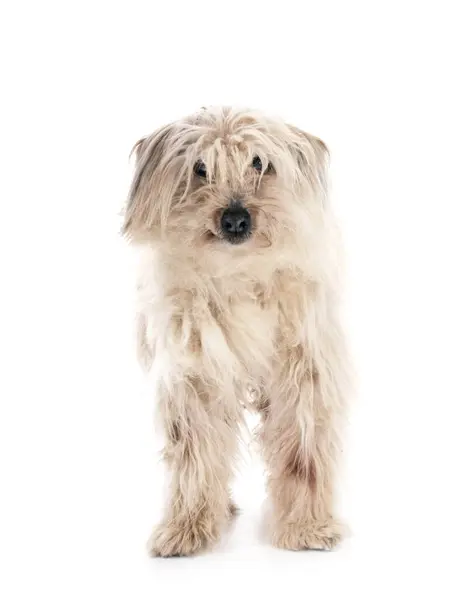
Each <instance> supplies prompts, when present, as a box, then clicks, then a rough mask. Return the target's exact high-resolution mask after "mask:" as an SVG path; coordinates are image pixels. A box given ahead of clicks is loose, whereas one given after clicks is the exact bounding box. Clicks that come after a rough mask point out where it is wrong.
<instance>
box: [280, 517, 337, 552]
mask: <svg viewBox="0 0 468 600" xmlns="http://www.w3.org/2000/svg"><path fill="white" fill-rule="evenodd" d="M345 532H346V529H345V527H344V526H343V525H342V524H340V523H338V522H336V521H324V522H318V521H311V522H309V523H288V524H284V525H278V526H277V529H276V531H275V532H274V535H273V544H274V545H275V546H277V547H278V548H284V549H285V550H307V549H309V550H332V549H333V548H335V546H337V545H338V544H339V543H340V542H341V541H342V539H343V537H344V535H345Z"/></svg>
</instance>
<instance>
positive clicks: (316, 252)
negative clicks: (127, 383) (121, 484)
mask: <svg viewBox="0 0 468 600" xmlns="http://www.w3.org/2000/svg"><path fill="white" fill-rule="evenodd" d="M135 154H136V168H135V174H134V179H133V182H132V185H131V189H130V193H129V198H128V202H127V206H126V212H125V222H124V227H123V231H124V233H125V235H126V236H127V237H128V239H129V240H130V241H131V242H132V244H134V245H135V246H136V247H138V249H139V251H140V252H141V270H140V274H139V278H138V311H137V312H138V318H137V322H138V352H139V358H140V360H141V363H142V364H143V365H144V367H145V369H146V370H147V372H148V374H149V377H150V381H151V383H152V385H153V386H154V392H155V394H156V396H157V399H158V403H159V406H160V409H161V413H162V418H163V421H164V426H165V432H166V446H165V457H166V459H167V462H168V465H169V468H170V471H171V477H172V481H171V492H170V493H171V497H170V500H169V502H168V505H167V510H166V514H165V516H164V518H163V520H162V523H161V525H159V526H158V527H157V528H156V529H155V531H154V533H153V535H152V536H151V538H150V541H149V550H150V552H151V553H152V554H153V555H159V556H173V555H186V554H191V553H194V552H196V551H198V550H200V549H202V548H205V547H207V546H210V545H212V544H213V543H214V542H216V541H217V540H218V538H219V536H220V533H221V532H222V530H223V527H224V526H225V525H226V523H227V522H228V520H229V519H230V516H231V514H232V512H233V510H234V506H233V504H232V502H231V498H230V489H229V486H230V481H231V479H232V474H233V467H234V465H235V459H236V452H237V448H238V442H239V436H240V431H241V426H242V423H243V411H244V409H243V399H244V398H245V395H246V393H247V390H250V393H252V394H253V395H254V397H255V398H256V401H255V406H256V408H257V409H258V410H259V411H260V413H261V432H260V437H259V439H260V441H261V444H262V448H263V453H264V458H265V462H266V465H267V470H268V490H269V495H270V499H271V506H272V512H271V515H270V518H269V522H268V526H269V531H270V536H271V540H272V543H273V544H275V545H276V546H279V547H281V548H288V549H302V548H317V549H327V548H331V547H333V546H335V544H336V543H337V542H338V541H339V540H340V537H341V535H342V526H341V525H340V524H339V523H338V522H337V520H336V519H335V514H334V480H335V463H336V461H335V459H336V458H337V455H338V454H339V452H340V449H339V448H340V447H339V437H338V434H339V431H340V427H341V425H340V423H341V421H342V418H343V416H344V406H345V396H346V393H347V366H346V352H345V348H344V339H343V334H342V330H341V327H340V324H339V318H338V292H339V264H340V260H339V238H338V235H337V227H336V224H335V219H334V217H333V214H332V211H331V208H330V206H329V200H328V195H327V165H328V152H327V148H326V146H325V145H324V143H323V142H322V141H321V140H319V139H318V138H316V137H314V136H311V135H309V134H306V133H304V132H302V131H300V130H299V129H297V128H295V127H292V126H290V125H288V124H286V123H284V122H282V121H279V120H276V119H272V118H269V117H266V116H264V115H262V114H259V113H256V112H252V111H246V110H242V111H241V110H235V109H232V108H224V107H222V108H215V109H212V108H210V109H203V110H201V111H200V112H198V113H197V114H195V115H192V116H190V117H188V118H185V119H182V120H180V121H178V122H175V123H172V124H170V125H168V126H166V127H163V128H162V129H160V130H159V131H156V132H155V133H153V134H151V135H149V136H148V137H145V138H143V139H142V140H140V141H139V142H137V144H136V146H135ZM233 202H234V203H236V205H240V206H242V207H243V208H245V210H247V211H248V212H249V215H250V217H251V225H252V230H251V232H250V235H246V236H245V239H242V240H241V243H236V244H233V243H229V241H226V239H225V238H224V237H223V231H222V229H221V226H220V219H221V215H222V214H223V211H224V210H225V209H226V208H227V207H228V206H230V205H232V203H233Z"/></svg>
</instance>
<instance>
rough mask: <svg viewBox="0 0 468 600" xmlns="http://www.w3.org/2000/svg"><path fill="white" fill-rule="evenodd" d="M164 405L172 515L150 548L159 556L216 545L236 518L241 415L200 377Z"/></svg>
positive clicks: (177, 389) (183, 385) (188, 381)
mask: <svg viewBox="0 0 468 600" xmlns="http://www.w3.org/2000/svg"><path fill="white" fill-rule="evenodd" d="M162 404H163V406H162V408H163V413H164V422H165V429H166V438H167V443H166V448H165V457H166V460H167V462H168V465H169V468H170V470H171V476H172V483H171V491H170V498H169V502H168V506H167V509H166V515H165V517H164V519H163V522H162V524H161V525H160V526H158V527H157V528H156V529H155V531H154V532H153V534H152V536H151V538H150V540H149V542H148V550H149V552H150V554H151V555H153V556H182V555H189V554H193V553H195V552H197V551H200V550H202V549H204V548H206V547H209V546H211V545H212V544H214V543H215V542H216V541H217V540H218V539H219V537H220V534H221V531H222V529H223V527H224V526H225V525H226V524H227V522H228V520H229V519H230V518H231V516H232V510H233V508H232V507H233V505H232V502H231V498H230V491H229V482H230V479H231V475H232V469H233V462H234V458H235V454H236V449H237V438H238V427H239V424H238V419H237V417H238V415H237V414H236V409H231V411H230V410H229V408H228V406H229V403H228V402H224V401H223V398H222V397H221V394H218V393H216V392H215V391H214V388H213V387H211V386H209V385H207V384H206V383H203V382H202V380H201V379H196V378H186V379H185V381H183V382H182V383H179V384H178V385H177V386H175V387H174V389H173V391H172V393H167V394H166V397H164V398H163V399H162ZM231 406H236V405H235V404H234V403H231Z"/></svg>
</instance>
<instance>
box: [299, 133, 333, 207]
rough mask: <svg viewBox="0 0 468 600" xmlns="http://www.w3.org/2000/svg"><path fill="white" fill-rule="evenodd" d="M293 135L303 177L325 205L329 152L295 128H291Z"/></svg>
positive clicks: (317, 139) (308, 135)
mask: <svg viewBox="0 0 468 600" xmlns="http://www.w3.org/2000/svg"><path fill="white" fill-rule="evenodd" d="M291 129H292V131H293V133H294V134H295V135H294V153H295V155H296V157H297V164H298V166H299V170H300V172H301V174H302V175H303V177H305V179H306V180H307V181H308V182H309V183H310V184H311V185H312V186H313V187H314V189H315V190H316V192H317V193H319V194H320V196H321V201H322V203H323V204H324V205H326V203H327V201H328V169H329V164H330V152H329V150H328V148H327V146H326V144H325V143H324V142H323V141H322V140H321V139H320V138H318V137H315V136H314V135H311V134H310V133H307V132H305V131H302V130H301V129H298V128H297V127H291Z"/></svg>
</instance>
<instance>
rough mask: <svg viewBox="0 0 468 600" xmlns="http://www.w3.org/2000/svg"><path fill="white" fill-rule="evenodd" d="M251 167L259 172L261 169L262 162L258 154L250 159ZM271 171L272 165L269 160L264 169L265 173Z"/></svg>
mask: <svg viewBox="0 0 468 600" xmlns="http://www.w3.org/2000/svg"><path fill="white" fill-rule="evenodd" d="M252 167H253V168H254V169H255V170H256V171H258V172H259V173H261V172H262V171H263V163H262V161H261V159H260V157H259V156H254V159H253V161H252ZM272 171H273V165H272V164H271V162H269V163H268V165H267V168H266V169H265V173H271V172H272Z"/></svg>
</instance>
